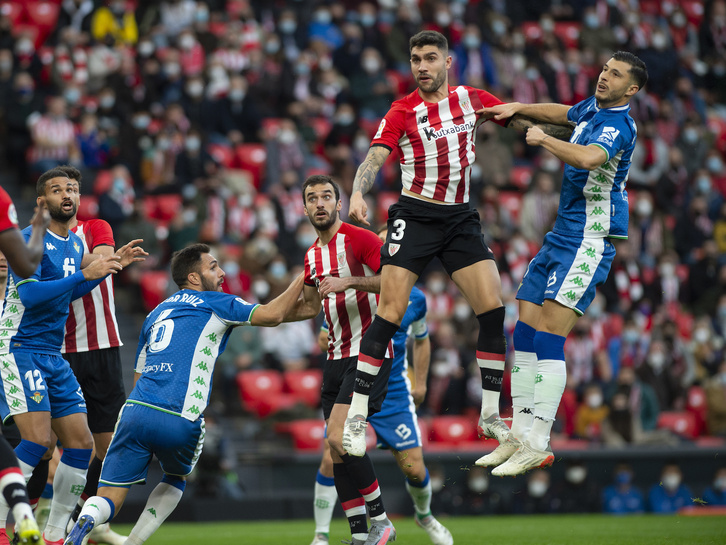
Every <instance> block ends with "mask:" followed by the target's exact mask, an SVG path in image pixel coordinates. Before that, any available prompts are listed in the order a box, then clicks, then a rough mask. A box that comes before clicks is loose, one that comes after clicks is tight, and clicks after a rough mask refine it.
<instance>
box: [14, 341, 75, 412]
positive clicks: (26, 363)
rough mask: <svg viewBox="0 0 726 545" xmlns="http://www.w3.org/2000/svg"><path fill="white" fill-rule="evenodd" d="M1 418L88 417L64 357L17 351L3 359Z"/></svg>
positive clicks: (73, 376)
mask: <svg viewBox="0 0 726 545" xmlns="http://www.w3.org/2000/svg"><path fill="white" fill-rule="evenodd" d="M0 376H1V377H2V386H3V387H2V388H1V389H0V392H1V393H0V416H1V417H2V420H3V422H9V421H10V420H11V419H12V417H13V416H14V415H16V414H25V413H32V412H42V411H47V412H50V416H51V418H61V417H63V416H68V415H69V414H75V413H85V412H86V400H85V399H84V398H83V392H82V391H81V387H80V386H79V385H78V381H77V380H76V377H75V375H74V374H73V371H71V366H70V365H69V364H68V362H67V361H66V360H64V359H63V358H62V357H61V355H60V354H52V355H51V354H38V353H36V352H26V351H25V350H17V351H15V352H11V353H9V354H7V353H6V354H2V355H1V356H0Z"/></svg>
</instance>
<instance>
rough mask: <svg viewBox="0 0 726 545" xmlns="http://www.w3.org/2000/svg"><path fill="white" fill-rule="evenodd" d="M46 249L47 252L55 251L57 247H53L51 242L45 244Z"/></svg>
mask: <svg viewBox="0 0 726 545" xmlns="http://www.w3.org/2000/svg"><path fill="white" fill-rule="evenodd" d="M45 249H46V250H55V249H56V248H55V246H53V245H52V244H51V243H50V242H46V243H45Z"/></svg>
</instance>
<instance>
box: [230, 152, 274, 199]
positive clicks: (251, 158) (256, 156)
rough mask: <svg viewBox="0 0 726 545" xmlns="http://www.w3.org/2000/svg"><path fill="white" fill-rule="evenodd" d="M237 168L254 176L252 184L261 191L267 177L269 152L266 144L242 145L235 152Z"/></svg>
mask: <svg viewBox="0 0 726 545" xmlns="http://www.w3.org/2000/svg"><path fill="white" fill-rule="evenodd" d="M234 154H235V166H237V167H239V168H240V169H242V170H246V171H247V172H249V173H250V174H251V175H252V183H253V184H254V186H255V188H257V189H259V188H260V186H261V185H262V180H263V179H264V177H265V163H266V162H267V150H266V149H265V146H264V144H240V145H238V146H237V147H236V148H235V150H234Z"/></svg>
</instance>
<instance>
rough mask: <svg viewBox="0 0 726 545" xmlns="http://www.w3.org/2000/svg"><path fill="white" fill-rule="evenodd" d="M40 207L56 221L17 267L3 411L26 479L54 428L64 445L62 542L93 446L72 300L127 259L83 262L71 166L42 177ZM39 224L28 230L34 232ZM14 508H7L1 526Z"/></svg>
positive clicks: (54, 531)
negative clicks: (71, 349) (32, 255)
mask: <svg viewBox="0 0 726 545" xmlns="http://www.w3.org/2000/svg"><path fill="white" fill-rule="evenodd" d="M36 190H37V194H38V199H37V200H38V207H40V208H43V207H46V208H47V209H48V212H49V214H50V226H49V228H48V231H47V233H46V234H45V237H44V245H45V252H44V253H43V258H42V261H41V264H40V265H39V266H38V267H37V268H36V269H35V272H34V273H33V274H32V275H31V276H30V277H29V278H27V279H22V277H21V276H20V275H18V274H16V273H15V271H14V270H13V269H12V262H11V272H10V278H9V281H8V288H7V297H6V299H5V307H4V308H3V313H2V317H1V318H0V362H1V363H0V366H1V369H0V374H2V381H3V386H4V388H3V389H2V392H0V416H2V418H3V421H6V420H7V419H9V418H13V419H14V420H15V423H16V424H17V426H18V430H19V431H20V435H21V437H22V440H21V442H20V444H19V445H18V446H17V447H16V449H15V454H16V455H17V457H18V460H19V462H20V468H21V469H22V471H23V476H24V477H25V479H26V480H27V479H29V478H30V476H31V474H32V472H33V468H35V466H36V465H38V462H39V461H40V459H41V458H42V456H43V455H44V454H45V452H46V451H47V450H48V448H49V447H50V446H51V428H52V430H53V432H55V434H56V435H57V436H58V438H59V439H60V441H61V443H62V444H63V447H64V450H63V456H62V457H61V460H60V463H59V465H58V469H57V471H56V475H55V480H54V488H53V490H54V493H53V501H52V502H51V510H50V515H49V517H48V522H47V525H46V529H45V532H44V538H45V541H46V542H49V543H53V544H56V543H62V541H63V537H64V536H65V525H66V522H67V521H68V517H69V516H70V513H71V511H72V510H73V506H74V505H75V503H76V500H77V498H78V495H79V494H80V492H81V491H82V490H83V486H84V484H85V480H86V470H87V469H88V461H89V459H90V457H91V447H92V446H93V443H92V439H91V433H90V431H89V430H88V425H87V423H86V404H85V401H84V400H83V395H82V394H81V392H80V389H79V386H78V382H77V381H76V379H75V377H74V376H73V372H72V371H71V369H70V367H69V365H68V362H66V361H65V360H64V359H63V358H62V357H61V354H60V347H61V344H62V342H63V327H64V325H65V321H66V318H67V317H68V305H69V304H70V302H71V300H73V299H76V298H78V297H82V296H83V295H85V294H86V293H88V292H89V291H90V290H91V289H93V288H94V287H95V286H97V285H98V283H99V282H100V281H101V279H103V278H104V277H106V276H107V275H108V274H110V273H115V272H117V271H118V270H120V269H121V268H122V266H123V262H122V261H121V260H120V258H119V257H118V256H108V257H104V258H103V259H99V260H97V261H96V262H94V263H92V264H91V265H89V266H88V267H86V268H84V269H81V260H82V259H83V245H82V244H81V241H80V239H79V238H78V237H77V236H76V235H75V234H73V233H71V232H70V231H69V228H68V222H69V220H70V218H71V217H73V215H74V214H75V213H76V201H75V196H76V195H77V194H78V191H79V184H78V182H76V181H75V180H70V179H69V178H68V177H67V176H66V174H65V173H64V172H63V171H60V170H56V169H52V170H49V171H47V172H45V173H43V174H42V175H41V176H40V177H39V178H38V182H37V184H36ZM31 229H33V230H34V228H32V227H28V228H26V229H24V230H23V236H24V237H25V238H26V240H27V239H32V237H33V233H32V231H31ZM6 516H7V510H6V509H1V508H0V526H4V523H5V517H6Z"/></svg>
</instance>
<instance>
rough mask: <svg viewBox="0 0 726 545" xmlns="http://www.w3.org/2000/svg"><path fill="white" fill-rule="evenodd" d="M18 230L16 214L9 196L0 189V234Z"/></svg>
mask: <svg viewBox="0 0 726 545" xmlns="http://www.w3.org/2000/svg"><path fill="white" fill-rule="evenodd" d="M17 228H18V214H17V213H16V212H15V205H14V204H13V201H12V199H11V198H10V195H8V194H7V192H6V191H5V190H4V189H3V188H2V187H0V233H2V232H3V231H7V230H8V229H17Z"/></svg>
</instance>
